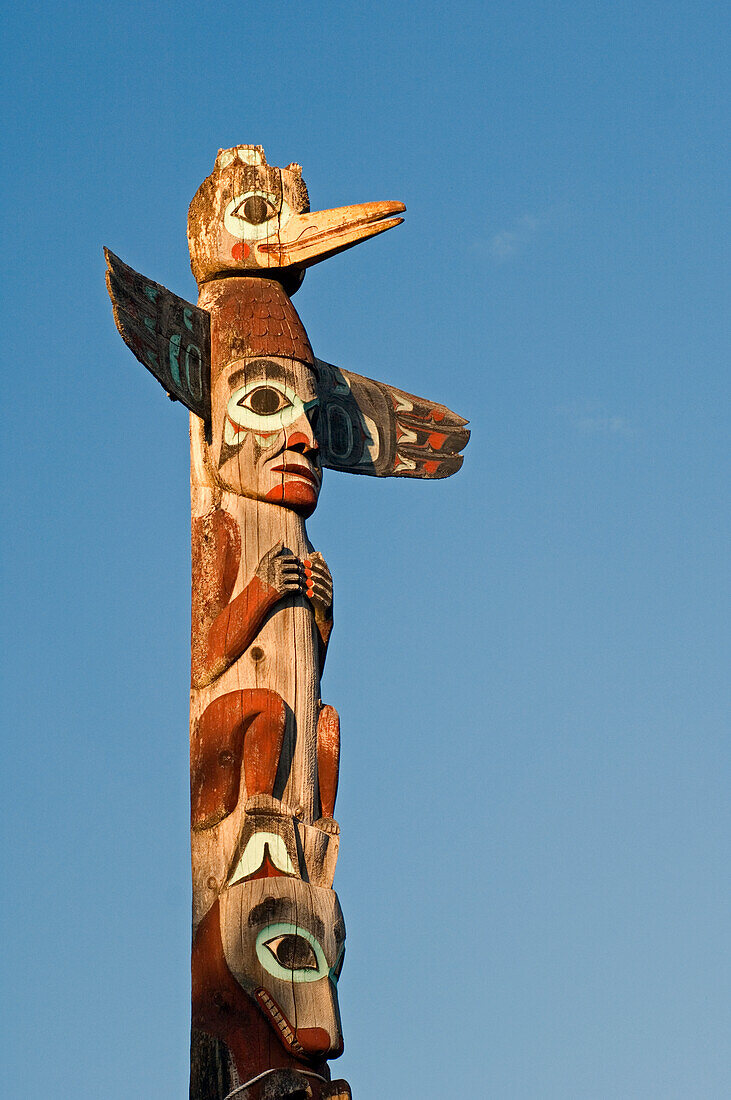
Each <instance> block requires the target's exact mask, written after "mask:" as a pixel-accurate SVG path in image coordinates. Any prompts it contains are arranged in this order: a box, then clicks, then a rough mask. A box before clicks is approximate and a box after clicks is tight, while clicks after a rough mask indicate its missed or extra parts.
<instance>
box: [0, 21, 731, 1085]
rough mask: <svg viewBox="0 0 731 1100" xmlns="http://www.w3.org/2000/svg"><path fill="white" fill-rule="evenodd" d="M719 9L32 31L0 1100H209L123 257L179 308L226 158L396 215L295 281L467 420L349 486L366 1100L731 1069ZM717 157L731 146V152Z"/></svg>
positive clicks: (10, 121) (348, 805)
mask: <svg viewBox="0 0 731 1100" xmlns="http://www.w3.org/2000/svg"><path fill="white" fill-rule="evenodd" d="M728 21H729V16H728V9H727V7H726V5H724V4H721V3H716V2H708V0H664V2H654V0H631V2H628V0H613V2H608V0H607V2H604V0H595V2H578V0H574V2H564V3H561V2H550V0H549V2H546V3H536V2H533V3H530V2H528V0H514V2H512V3H510V2H503V3H485V2H480V3H477V2H463V3H461V2H459V0H457V2H455V3H453V4H451V5H448V4H438V3H435V2H434V0H422V2H419V3H404V2H403V0H401V2H399V0H391V2H389V3H383V2H381V0H373V2H372V3H369V4H360V3H353V2H351V3H342V2H341V3H317V2H314V3H303V2H300V3H277V2H270V3H268V4H262V5H256V4H252V3H243V2H239V3H231V2H221V3H217V2H214V3H203V2H200V0H199V2H197V3H166V2H159V0H158V2H157V3H155V4H142V3H132V2H130V0H117V2H116V3H114V4H112V3H108V4H100V3H93V4H92V3H64V4H61V3H53V2H48V3H37V2H34V0H26V2H25V3H23V4H22V5H20V4H17V5H14V6H13V7H12V8H11V9H8V10H7V11H6V14H5V17H4V31H5V34H4V37H5V59H4V61H3V65H2V83H3V87H4V93H3V95H4V109H3V123H2V144H3V146H4V153H5V157H4V159H5V172H4V178H3V183H2V200H3V206H4V208H5V213H6V219H5V220H6V228H5V234H4V244H5V258H4V265H3V266H4V273H5V280H4V282H5V292H4V296H3V298H4V300H3V307H2V308H3V314H4V316H3V325H2V331H3V352H4V359H5V367H4V379H5V381H4V386H3V392H4V402H3V406H4V430H3V433H2V448H3V452H4V459H5V476H4V480H3V494H4V501H5V503H4V509H3V511H4V516H5V521H6V522H5V525H4V527H5V533H4V542H3V573H4V616H3V617H4V628H5V631H4V643H3V661H2V670H3V678H4V696H5V703H4V715H5V719H6V731H5V738H6V740H5V747H4V748H3V767H4V774H5V792H6V793H5V801H4V807H3V814H2V827H3V847H2V857H3V867H4V873H3V882H4V886H5V902H4V905H3V944H4V952H3V955H4V960H3V961H4V979H3V980H4V985H5V997H4V1004H5V1008H4V1016H3V1021H2V1038H3V1046H4V1051H3V1055H2V1058H1V1059H0V1061H1V1062H2V1068H1V1069H0V1093H1V1094H2V1095H3V1096H4V1097H8V1098H9V1100H25V1098H26V1097H28V1098H29V1097H36V1096H44V1097H46V1096H47V1097H49V1098H52V1100H66V1098H69V1100H87V1098H88V1100H92V1098H94V1100H97V1098H98V1097H101V1096H103V1097H104V1098H105V1100H129V1098H130V1097H135V1098H137V1097H139V1098H144V1100H147V1098H149V1100H167V1098H168V1097H171V1098H173V1097H183V1096H185V1095H187V1070H188V1022H189V979H188V966H189V901H190V899H189V894H190V885H189V854H188V762H187V751H188V750H187V742H188V717H187V707H188V682H189V679H188V678H189V668H188V663H189V583H190V581H189V503H188V453H187V449H188V441H187V423H186V416H185V414H184V410H183V409H182V408H181V407H180V406H177V405H176V406H173V405H170V404H169V402H168V401H167V400H166V399H165V397H164V394H163V393H162V391H161V389H160V387H159V386H158V384H157V383H156V382H155V381H154V380H153V379H152V378H151V377H150V376H149V375H148V374H147V372H146V371H145V370H144V369H143V367H142V366H141V365H140V364H139V363H137V361H136V360H135V359H134V358H133V357H132V355H131V353H130V352H129V351H128V350H127V349H126V347H125V346H124V345H123V344H122V341H121V340H120V338H119V336H118V335H117V332H116V330H115V328H114V324H113V321H112V316H111V310H110V306H109V301H108V299H107V295H106V290H105V286H104V265H103V258H102V245H105V244H106V245H108V246H109V247H111V248H112V249H113V250H114V251H115V252H117V253H118V254H119V255H120V256H121V257H122V258H123V259H124V260H126V261H127V262H128V263H130V264H131V265H132V266H133V267H135V268H137V269H138V270H139V271H141V272H144V273H145V274H146V275H148V276H150V277H151V278H153V279H155V280H157V281H158V282H162V283H164V284H166V285H167V286H169V287H170V288H171V289H172V290H174V291H175V292H177V293H178V294H181V295H182V296H184V297H187V298H189V299H191V300H195V294H196V291H195V284H194V282H193V279H192V276H191V274H190V270H189V267H188V253H187V245H186V239H185V227H186V212H187V206H188V203H189V201H190V199H191V197H192V195H193V193H194V192H195V190H196V188H197V186H198V184H199V183H200V182H201V180H202V179H203V178H204V177H205V176H206V175H207V174H208V173H209V172H210V170H211V169H212V166H213V161H214V158H215V155H216V151H217V150H218V148H219V147H221V146H223V147H226V146H230V145H233V144H237V143H261V144H262V145H263V146H264V147H265V150H266V153H267V156H268V158H269V160H270V162H271V163H273V164H277V165H282V164H287V163H289V162H290V161H292V160H296V161H299V162H300V163H301V164H302V165H303V167H304V175H305V179H306V180H307V183H308V185H309V190H310V196H311V200H312V205H313V208H314V209H322V208H326V207H331V206H339V205H345V204H348V203H354V202H362V201H369V200H377V199H399V200H402V201H404V202H405V203H406V205H407V208H408V212H407V215H406V221H405V224H404V225H403V226H401V227H400V228H399V229H397V230H395V231H393V232H391V233H388V234H386V235H384V236H383V237H379V238H377V239H376V240H373V241H370V242H367V243H365V244H363V245H359V246H358V247H357V248H356V249H354V250H352V251H350V252H347V253H346V254H344V255H342V256H339V257H336V258H334V259H331V260H328V261H327V262H326V263H323V264H321V265H319V266H318V267H316V268H314V269H313V270H312V271H311V272H310V273H309V274H308V276H307V279H306V281H305V284H304V286H303V288H302V290H301V291H300V292H299V293H298V294H297V297H296V298H295V304H296V306H297V309H298V311H299V313H300V315H301V317H302V319H303V321H304V323H305V325H306V327H307V330H308V332H309V335H310V339H311V341H312V344H313V346H314V349H315V352H316V354H318V355H320V356H321V357H322V358H324V359H327V360H329V361H330V362H334V363H338V364H340V365H342V366H344V367H349V368H351V369H353V370H355V371H357V372H360V373H363V374H366V375H370V376H372V377H375V378H380V379H383V380H386V381H389V382H391V383H393V384H395V385H397V386H400V387H402V388H403V389H407V390H411V391H412V392H416V393H419V394H423V395H424V396H426V397H429V398H433V399H435V400H438V401H442V402H444V403H445V404H447V405H449V406H450V407H451V408H453V409H455V410H457V411H458V412H460V413H462V414H463V415H464V416H467V417H469V419H470V421H471V426H472V429H473V436H472V440H471V442H470V445H469V447H468V449H467V453H466V460H465V465H464V468H463V470H462V471H461V472H460V473H459V474H458V475H457V476H456V477H454V478H452V479H450V480H448V481H445V482H440V483H433V484H429V483H411V482H407V481H399V480H393V481H378V480H376V479H370V478H353V477H348V476H347V475H345V474H336V473H330V474H328V475H327V478H326V485H325V487H324V490H323V494H322V497H321V501H320V506H319V508H318V511H317V512H316V514H315V516H314V517H313V518H312V520H311V521H310V523H309V530H310V534H311V537H312V539H313V541H314V542H315V544H316V545H317V547H318V548H319V549H320V550H321V551H322V552H323V553H324V555H325V557H326V559H327V561H328V563H329V565H330V567H331V569H332V572H333V575H334V578H335V585H336V597H335V598H336V629H335V633H334V635H333V639H332V643H331V649H330V656H329V658H328V667H327V669H326V674H325V678H324V682H323V697H324V699H325V701H327V702H330V703H332V704H333V705H335V706H336V707H337V708H338V710H339V711H340V714H341V717H342V724H343V762H342V772H341V786H340V794H339V801H338V817H339V820H340V822H341V826H342V844H341V856H340V860H339V865H338V874H337V879H336V885H337V888H338V892H339V895H340V898H341V901H342V905H343V909H344V912H345V916H346V922H347V924H348V959H347V962H346V966H345V970H344V972H343V977H342V981H341V1005H342V1012H343V1021H344V1030H345V1039H346V1052H345V1054H344V1056H343V1058H342V1059H341V1060H340V1062H339V1063H335V1064H334V1067H333V1068H334V1069H337V1070H338V1072H339V1073H341V1074H342V1075H344V1076H346V1077H347V1078H348V1079H349V1080H350V1082H351V1084H352V1086H353V1092H354V1097H355V1100H376V1098H379V1100H380V1098H382V1097H383V1098H385V1097H399V1100H443V1098H445V1097H452V1096H454V1097H458V1096H460V1097H462V1096H464V1097H467V1096H469V1097H474V1098H475V1100H482V1098H483V1097H485V1098H489V1100H536V1098H539V1100H544V1098H545V1100H574V1098H576V1100H626V1098H633V1100H634V1098H637V1100H655V1098H656V1100H690V1098H692V1100H706V1098H709V1100H710V1098H713V1100H715V1098H720V1097H724V1096H728V1095H729V1094H730V1090H731V1065H730V1061H731V1059H730V1058H729V1043H728V1026H729V1019H728V1017H729V977H730V975H729V952H728V934H729V926H728V912H729V909H728V902H729V891H728V846H729V826H730V825H731V822H730V820H729V818H730V816H731V815H730V813H729V799H728V787H729V777H730V771H729V754H728V716H729V708H728V693H727V686H728V684H727V675H726V672H727V664H728V635H727V625H728V605H727V602H726V600H727V597H728V588H727V583H726V582H727V573H726V554H727V546H728V544H727V524H726V520H727V503H728V500H727V488H726V486H727V481H726V475H727V473H728V467H727V439H726V429H727V427H728V406H727V404H726V403H725V402H726V393H727V388H726V387H727V370H726V360H727V355H726V354H724V352H726V351H727V347H728V342H727V341H728V311H727V293H728V271H727V259H728V252H727V240H726V241H724V235H725V225H724V215H725V208H726V200H727V199H728V194H727V193H726V194H724V180H725V181H726V184H727V180H728V176H727V172H726V173H724V168H727V165H725V163H724V158H725V155H726V154H725V151H724V143H725V142H726V141H727V136H728V121H729V119H728V99H727V98H726V97H727V92H728V88H727V87H724V80H725V71H726V70H727V66H728V56H729V42H728V37H729V36H728V29H729V27H728ZM726 148H727V146H726Z"/></svg>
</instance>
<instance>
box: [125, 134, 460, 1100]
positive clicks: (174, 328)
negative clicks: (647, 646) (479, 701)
mask: <svg viewBox="0 0 731 1100" xmlns="http://www.w3.org/2000/svg"><path fill="white" fill-rule="evenodd" d="M403 210H404V207H403V205H402V204H401V203H396V202H378V203H365V204H362V205H360V206H346V207H341V208H339V209H336V210H327V211H321V212H318V213H310V212H309V202H308V197H307V189H306V187H305V184H304V181H303V179H302V173H301V169H300V167H299V165H297V164H291V165H289V167H287V168H283V169H279V168H274V167H271V166H269V165H268V164H267V162H266V158H265V156H264V151H263V149H262V148H261V147H260V146H252V145H239V146H236V147H235V148H234V149H227V150H221V151H220V152H219V154H218V158H217V160H216V164H215V167H214V170H213V173H212V174H211V175H210V176H209V177H208V178H207V179H206V180H205V181H204V182H203V183H202V184H201V186H200V188H199V189H198V192H197V194H196V195H195V197H194V199H193V202H192V203H191V207H190V214H189V219H188V240H189V244H190V254H191V266H192V269H193V274H194V275H195V278H196V281H197V282H198V286H199V289H200V297H199V300H198V306H197V307H196V306H193V305H190V304H189V303H187V302H184V301H183V300H182V299H180V298H178V297H176V296H175V295H174V294H172V293H171V292H170V291H168V290H166V289H165V288H164V287H161V286H159V285H158V284H156V283H152V282H151V281H149V280H148V279H145V278H143V276H141V275H138V274H137V273H136V272H134V271H132V269H131V268H129V267H127V266H126V265H125V264H123V263H122V262H121V261H120V260H119V259H117V257H116V256H114V255H113V254H112V253H110V252H108V251H106V250H105V251H106V256H107V263H108V271H107V285H108V288H109V294H110V297H111V299H112V304H113V308H114V316H115V320H116V323H117V327H118V329H119V331H120V333H121V335H122V337H123V338H124V340H125V341H126V343H127V344H128V345H129V347H130V348H131V349H132V351H133V352H134V353H135V355H136V356H137V357H138V358H139V359H140V360H141V361H142V362H143V363H144V364H145V366H146V367H148V369H149V370H150V371H152V373H153V374H154V375H155V376H156V378H158V380H159V381H160V382H161V383H162V384H163V386H164V387H165V389H166V390H167V392H168V393H169V395H170V396H171V397H173V398H175V399H177V400H179V401H182V402H183V404H185V405H186V406H187V407H188V408H189V409H190V411H191V417H190V440H191V508H192V559H193V583H192V592H193V603H192V631H191V643H192V654H191V705H190V759H191V848H192V869H193V948H192V1002H193V1003H192V1041H191V1089H190V1095H191V1098H192V1100H224V1098H226V1097H231V1098H233V1097H239V1098H241V1100H276V1098H282V1100H284V1098H289V1100H304V1098H306V1097H312V1098H313V1100H325V1098H340V1100H344V1098H346V1097H350V1088H349V1086H348V1085H347V1083H346V1082H345V1081H332V1080H331V1078H330V1072H329V1069H328V1061H329V1060H330V1059H332V1058H337V1057H338V1056H339V1055H340V1054H341V1053H342V1050H343V1039H342V1032H341V1025H340V1015H339V1011H338V1002H337V981H338V977H339V975H340V970H341V967H342V964H343V955H344V950H345V926H344V923H343V917H342V914H341V911H340V905H339V903H338V899H337V896H336V895H335V893H334V891H333V890H332V884H333V876H334V872H335V864H336V860H337V854H338V843H339V829H338V826H337V824H336V822H335V819H334V812H335V796H336V792H337V786H338V761H339V752H340V724H339V719H338V715H337V712H336V711H335V710H334V708H333V707H331V706H327V705H323V703H322V702H321V699H320V677H321V674H322V667H323V663H324V660H325V654H326V652H327V645H328V641H329V637H330V631H331V629H332V621H333V619H332V604H333V599H332V579H331V577H330V571H329V570H328V567H327V565H326V563H325V560H324V558H323V557H322V554H320V552H319V551H317V550H315V549H314V547H313V546H312V545H311V544H310V542H309V540H308V538H307V532H306V530H305V520H306V518H307V517H308V516H309V515H311V513H312V512H313V511H314V509H315V507H316V505H317V498H318V494H319V490H320V484H321V480H322V471H323V468H324V467H327V468H329V469H335V470H343V471H346V472H348V473H360V474H371V475H375V476H379V477H383V476H397V477H420V478H440V477H446V476H448V475H449V474H451V473H454V472H455V471H456V470H458V469H459V467H460V466H461V464H462V458H461V456H460V454H459V452H460V451H461V450H462V449H463V448H464V446H465V444H466V443H467V440H468V438H469V433H468V431H467V430H466V428H465V424H466V421H465V420H463V419H462V418H461V417H459V416H456V415H455V414H454V413H452V412H450V411H449V409H447V408H445V407H444V406H443V405H437V404H434V403H433V402H430V401H425V400H423V399H421V398H418V397H415V396H414V395H412V394H408V393H405V392H403V391H401V390H397V389H394V388H393V387H392V386H389V385H387V384H385V383H382V382H375V381H373V380H371V379H368V378H362V377H360V376H359V375H355V374H351V373H350V372H348V371H345V370H341V369H339V368H338V367H335V366H332V365H331V364H328V363H325V362H323V361H321V360H319V359H316V358H315V356H314V355H313V353H312V349H311V347H310V343H309V340H308V339H307V334H306V332H305V330H304V328H303V326H302V322H301V321H300V319H299V317H298V316H297V313H296V311H295V309H294V307H293V305H292V303H291V301H290V295H291V294H293V293H294V292H295V290H297V288H298V287H299V285H300V283H301V282H302V279H303V278H304V272H305V269H306V268H307V267H308V266H310V265H312V264H315V263H317V262H319V261H320V260H323V259H325V258H326V257H328V256H331V255H334V254H335V253H336V252H340V251H342V250H343V249H345V248H350V247H351V246H352V245H354V244H357V243H358V242H359V241H362V240H366V239H367V238H368V237H371V236H374V235H375V234H377V233H382V232H383V231H384V230H386V229H390V228H391V227H392V226H395V225H398V224H399V223H400V222H401V221H402V220H403V219H402V218H400V217H398V216H397V215H398V214H400V213H401V212H402V211H403Z"/></svg>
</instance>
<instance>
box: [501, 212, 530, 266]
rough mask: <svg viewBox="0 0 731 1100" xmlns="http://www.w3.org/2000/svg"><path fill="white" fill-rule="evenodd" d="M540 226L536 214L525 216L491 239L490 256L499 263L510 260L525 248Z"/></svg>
mask: <svg viewBox="0 0 731 1100" xmlns="http://www.w3.org/2000/svg"><path fill="white" fill-rule="evenodd" d="M539 225H540V221H539V219H538V218H537V217H535V215H534V214H523V215H522V216H521V217H520V218H518V219H517V220H516V221H515V222H513V224H512V225H511V226H510V227H509V228H508V229H501V230H500V231H499V232H498V233H495V234H494V236H493V237H491V239H490V243H489V249H490V254H491V255H492V257H493V258H494V259H495V260H497V261H498V263H502V262H503V261H504V260H509V259H510V257H511V256H515V254H516V253H517V252H521V251H522V250H523V249H524V248H525V246H526V245H527V243H528V241H529V240H530V239H531V237H532V236H534V234H535V232H536V230H537V229H538V227H539Z"/></svg>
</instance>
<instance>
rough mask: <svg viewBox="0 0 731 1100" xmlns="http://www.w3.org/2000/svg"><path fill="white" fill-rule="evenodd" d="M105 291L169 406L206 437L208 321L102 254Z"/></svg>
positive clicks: (119, 323) (206, 316) (124, 333)
mask: <svg viewBox="0 0 731 1100" xmlns="http://www.w3.org/2000/svg"><path fill="white" fill-rule="evenodd" d="M104 255H105V257H106V260H107V290H108V291H109V297H110V298H111V300H112V310H113V312H114V321H115V324H116V326H117V328H118V330H119V335H120V336H121V337H122V339H123V340H124V342H125V344H126V345H127V347H128V348H129V349H130V350H131V351H132V352H134V354H135V355H136V356H137V358H138V359H139V361H140V362H141V363H142V364H143V365H144V366H145V367H147V369H148V370H149V371H150V373H151V374H154V376H155V378H157V380H158V382H159V383H160V385H161V386H162V387H163V389H165V391H166V392H167V394H168V397H170V398H171V399H172V400H173V401H181V402H182V403H183V405H185V406H186V408H188V409H190V411H191V412H194V413H195V414H196V416H199V417H200V418H201V419H202V420H203V422H204V423H205V425H206V435H207V437H208V436H209V435H210V424H211V318H210V315H209V313H208V312H207V311H206V310H205V309H199V308H198V306H194V305H191V304H190V302H186V301H184V299H183V298H178V296H177V294H173V293H172V292H171V291H169V290H167V289H166V288H165V287H164V286H160V284H159V283H153V282H152V280H151V279H146V278H145V277H144V275H139V274H138V273H137V272H136V271H134V270H133V269H132V268H131V267H127V265H126V264H124V263H122V261H121V260H120V259H119V257H118V256H115V255H114V253H113V252H110V251H109V249H108V248H105V249H104Z"/></svg>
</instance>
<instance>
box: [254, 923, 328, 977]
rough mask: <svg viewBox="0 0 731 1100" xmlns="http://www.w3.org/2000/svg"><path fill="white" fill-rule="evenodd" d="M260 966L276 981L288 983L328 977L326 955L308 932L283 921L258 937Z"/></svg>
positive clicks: (257, 949) (257, 947)
mask: <svg viewBox="0 0 731 1100" xmlns="http://www.w3.org/2000/svg"><path fill="white" fill-rule="evenodd" d="M256 954H257V958H258V959H259V962H260V963H261V965H262V966H263V967H264V969H265V970H266V971H268V973H269V974H271V975H272V977H274V978H280V979H281V980H282V981H286V982H317V981H319V980H320V978H326V977H328V975H329V973H330V968H329V966H328V965H327V959H326V958H325V952H324V951H323V949H322V947H321V945H320V942H319V940H317V939H316V938H315V937H314V936H313V935H312V933H311V932H309V931H308V930H307V929H306V928H300V927H299V926H298V925H296V924H289V923H288V922H286V921H281V922H280V923H278V924H268V925H267V926H266V928H262V930H261V932H260V933H259V935H258V936H257V937H256Z"/></svg>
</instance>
